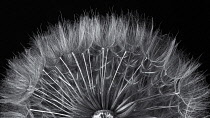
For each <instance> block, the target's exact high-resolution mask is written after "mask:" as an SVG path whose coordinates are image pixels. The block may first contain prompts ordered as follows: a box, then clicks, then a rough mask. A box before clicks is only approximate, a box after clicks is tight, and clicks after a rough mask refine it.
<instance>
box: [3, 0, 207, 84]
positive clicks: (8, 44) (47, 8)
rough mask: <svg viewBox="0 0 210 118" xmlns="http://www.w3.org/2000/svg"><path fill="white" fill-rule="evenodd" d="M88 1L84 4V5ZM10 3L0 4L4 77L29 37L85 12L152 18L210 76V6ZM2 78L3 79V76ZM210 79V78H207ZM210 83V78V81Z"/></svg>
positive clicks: (138, 0)
mask: <svg viewBox="0 0 210 118" xmlns="http://www.w3.org/2000/svg"><path fill="white" fill-rule="evenodd" d="M84 1H85V2H84ZM84 1H81V0H68V2H67V1H66V2H64V1H61V0H49V1H44V0H42V1H39V0H8V1H4V2H3V1H1V2H0V20H1V21H0V23H1V24H0V70H1V71H0V73H1V74H5V68H7V66H6V65H7V59H11V58H13V57H14V55H17V54H18V53H19V52H22V51H23V50H24V47H30V46H29V42H30V37H33V34H37V31H38V30H39V31H46V30H47V26H49V25H50V24H51V25H54V24H56V23H58V21H59V20H60V19H61V18H63V19H66V20H71V21H73V20H74V18H78V16H80V15H81V14H84V12H90V10H91V9H92V10H93V11H97V12H98V13H100V14H103V15H104V14H106V13H107V12H111V11H113V12H115V13H117V14H120V13H121V11H123V12H124V13H126V12H127V11H128V10H129V11H134V12H138V13H139V14H143V15H144V16H146V17H152V18H153V21H154V24H155V26H156V27H159V28H160V29H161V31H162V32H163V33H164V34H166V33H170V34H172V36H176V37H177V41H178V42H180V44H179V49H183V50H184V51H185V53H186V54H189V55H190V57H194V58H199V61H200V62H201V63H202V66H201V67H200V70H204V71H207V72H206V74H210V62H209V60H210V7H209V6H210V3H208V1H206V2H205V1H199V0H197V2H193V1H189V2H186V1H185V2H177V1H169V0H168V1H164V2H163V1H162V2H160V1H159V0H154V1H148V0H103V1H101V0H84ZM0 77H1V78H2V77H3V76H2V75H0ZM208 78H209V77H208ZM209 79H210V78H209ZM208 81H209V80H208Z"/></svg>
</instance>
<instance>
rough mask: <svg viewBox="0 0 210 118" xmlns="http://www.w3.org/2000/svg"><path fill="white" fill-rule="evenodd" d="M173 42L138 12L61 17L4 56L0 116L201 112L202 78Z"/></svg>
mask: <svg viewBox="0 0 210 118" xmlns="http://www.w3.org/2000/svg"><path fill="white" fill-rule="evenodd" d="M177 46H178V45H177V43H176V41H175V38H172V37H170V36H169V35H163V34H161V32H160V31H159V30H158V29H157V30H155V29H154V26H153V24H152V22H149V21H147V20H145V19H140V18H139V17H138V16H136V15H131V14H129V15H127V16H126V15H121V16H116V15H107V16H100V15H94V16H92V17H91V16H88V15H84V16H81V17H80V19H79V20H77V21H75V22H74V23H71V22H68V21H64V22H62V23H59V24H58V25H55V26H53V27H50V29H49V31H48V32H45V33H40V34H38V35H37V36H34V40H33V43H32V45H31V48H29V49H25V52H23V53H22V54H20V55H19V56H16V57H15V58H14V59H12V60H10V61H9V69H8V70H7V75H5V78H4V80H3V83H2V86H1V88H0V96H1V99H0V103H1V104H2V105H1V106H2V108H3V107H4V108H5V107H6V106H8V107H7V110H5V109H4V110H1V113H0V115H1V117H2V118H8V117H20V118H205V117H206V118H207V117H208V112H207V109H208V105H209V99H208V97H209V89H208V85H207V83H206V82H205V79H206V76H205V75H204V73H202V72H199V71H198V67H199V66H200V64H199V62H197V61H195V60H194V59H189V57H187V56H186V55H185V54H184V53H183V52H182V51H181V50H178V49H177ZM3 104H4V105H3ZM16 107H18V108H16ZM14 108H16V109H14Z"/></svg>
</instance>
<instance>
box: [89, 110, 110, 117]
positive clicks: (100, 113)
mask: <svg viewBox="0 0 210 118" xmlns="http://www.w3.org/2000/svg"><path fill="white" fill-rule="evenodd" d="M92 118H114V115H113V112H111V111H109V110H99V111H96V112H95V113H94V115H93V117H92Z"/></svg>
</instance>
